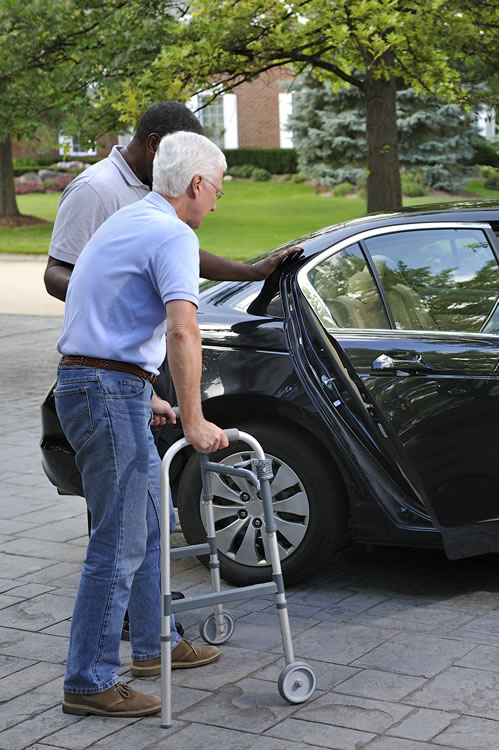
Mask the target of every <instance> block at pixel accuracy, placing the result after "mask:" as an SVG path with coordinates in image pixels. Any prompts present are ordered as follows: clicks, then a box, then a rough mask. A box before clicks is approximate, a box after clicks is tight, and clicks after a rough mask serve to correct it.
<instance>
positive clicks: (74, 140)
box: [59, 133, 97, 156]
mask: <svg viewBox="0 0 499 750" xmlns="http://www.w3.org/2000/svg"><path fill="white" fill-rule="evenodd" d="M59 154H60V155H61V156H95V155H96V154H97V151H96V150H95V148H90V149H84V148H82V146H81V145H80V136H79V133H75V135H61V136H60V138H59Z"/></svg>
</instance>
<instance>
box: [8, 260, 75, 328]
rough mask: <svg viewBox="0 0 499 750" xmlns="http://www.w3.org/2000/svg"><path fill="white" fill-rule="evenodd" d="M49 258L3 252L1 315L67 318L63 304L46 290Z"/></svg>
mask: <svg viewBox="0 0 499 750" xmlns="http://www.w3.org/2000/svg"><path fill="white" fill-rule="evenodd" d="M46 265H47V256H46V255H9V254H7V253H0V314H1V315H50V316H52V315H64V303H63V302H60V300H58V299H55V298H54V297H51V296H50V295H49V294H47V292H46V290H45V285H44V283H43V273H44V271H45V266H46Z"/></svg>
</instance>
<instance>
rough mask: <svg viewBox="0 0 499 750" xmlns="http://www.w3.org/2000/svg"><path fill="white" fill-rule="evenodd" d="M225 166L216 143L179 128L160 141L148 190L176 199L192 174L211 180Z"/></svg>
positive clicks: (186, 186)
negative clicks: (150, 185)
mask: <svg viewBox="0 0 499 750" xmlns="http://www.w3.org/2000/svg"><path fill="white" fill-rule="evenodd" d="M225 169H227V162H226V161H225V156H224V155H223V153H222V152H221V151H220V149H219V148H218V146H215V144H214V143H212V142H211V141H210V140H209V139H208V138H206V137H205V136H204V135H199V134H198V133H189V132H187V131H185V130H180V131H178V132H177V133H171V134H170V135H165V136H164V138H162V139H161V141H160V144H159V146H158V150H157V151H156V155H155V157H154V162H153V167H152V189H153V190H155V191H156V192H157V193H162V194H163V195H166V196H167V197H168V198H178V197H179V196H180V195H182V194H183V193H185V191H186V190H187V188H188V187H189V185H190V183H191V180H192V178H193V177H194V175H196V174H199V175H201V176H202V177H206V179H207V180H210V181H214V180H215V179H216V177H217V176H218V173H219V171H220V170H225ZM219 179H220V178H219Z"/></svg>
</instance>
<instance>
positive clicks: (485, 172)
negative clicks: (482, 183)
mask: <svg viewBox="0 0 499 750" xmlns="http://www.w3.org/2000/svg"><path fill="white" fill-rule="evenodd" d="M479 173H480V177H485V179H488V178H489V177H495V176H496V175H499V170H498V169H496V168H495V167H489V166H488V165H487V164H481V165H480V169H479Z"/></svg>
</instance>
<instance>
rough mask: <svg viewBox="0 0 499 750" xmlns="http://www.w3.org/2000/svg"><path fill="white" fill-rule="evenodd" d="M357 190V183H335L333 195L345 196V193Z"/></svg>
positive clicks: (336, 196)
mask: <svg viewBox="0 0 499 750" xmlns="http://www.w3.org/2000/svg"><path fill="white" fill-rule="evenodd" d="M355 190H356V187H355V185H352V183H351V182H340V184H339V185H335V186H334V188H333V195H334V197H335V198H343V196H344V195H348V194H349V193H354V192H355Z"/></svg>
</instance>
